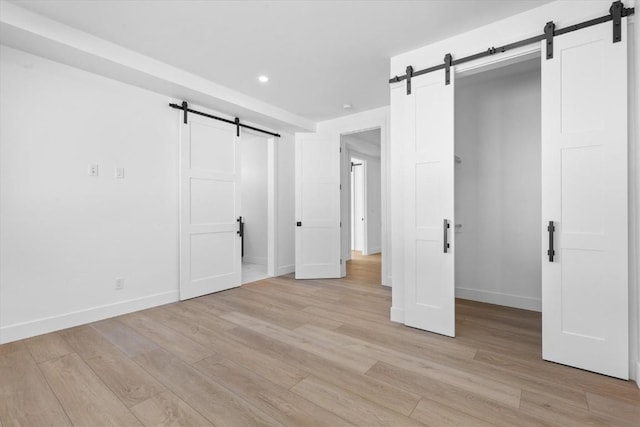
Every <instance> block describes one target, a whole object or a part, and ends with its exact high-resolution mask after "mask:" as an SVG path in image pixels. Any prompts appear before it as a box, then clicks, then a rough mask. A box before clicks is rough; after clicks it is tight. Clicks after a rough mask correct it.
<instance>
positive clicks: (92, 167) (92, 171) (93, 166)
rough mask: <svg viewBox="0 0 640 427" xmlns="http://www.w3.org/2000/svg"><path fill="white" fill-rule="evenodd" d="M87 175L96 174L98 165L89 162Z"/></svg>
mask: <svg viewBox="0 0 640 427" xmlns="http://www.w3.org/2000/svg"><path fill="white" fill-rule="evenodd" d="M89 176H98V165H97V164H90V165H89Z"/></svg>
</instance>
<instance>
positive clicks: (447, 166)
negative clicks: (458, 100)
mask: <svg viewBox="0 0 640 427" xmlns="http://www.w3.org/2000/svg"><path fill="white" fill-rule="evenodd" d="M453 74H454V73H453V72H452V73H451V84H449V85H445V75H444V70H442V71H437V72H433V73H430V74H427V75H424V76H420V77H419V78H417V79H415V80H414V81H413V82H412V85H413V91H412V94H411V95H408V96H406V97H405V99H404V100H403V102H405V103H406V104H405V106H404V108H405V111H407V114H406V116H405V117H406V118H407V119H406V122H405V123H404V132H406V138H405V141H406V142H405V144H406V146H405V170H406V177H405V178H406V180H405V191H406V197H405V198H404V199H405V210H404V224H405V236H406V246H405V257H406V265H405V267H406V268H405V274H406V278H405V280H406V288H405V324H407V325H409V326H413V327H416V328H420V329H424V330H428V331H431V332H436V333H439V334H443V335H449V336H454V335H455V281H454V272H455V271H454V250H455V249H454V241H453V240H454V233H453V229H452V228H449V229H446V227H445V220H447V221H448V224H449V225H450V227H452V225H451V224H455V218H454V181H453V179H454V152H453V150H454V139H453V137H454V134H453V130H454V127H453V124H454V104H453V102H454V96H453V95H454V76H453ZM445 233H446V236H447V239H448V242H449V247H448V248H447V250H446V252H445V249H444V245H445Z"/></svg>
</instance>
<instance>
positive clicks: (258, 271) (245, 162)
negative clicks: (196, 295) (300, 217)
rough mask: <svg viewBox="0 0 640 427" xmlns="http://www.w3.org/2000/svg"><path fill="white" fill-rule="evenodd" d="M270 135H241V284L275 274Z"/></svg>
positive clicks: (271, 141)
mask: <svg viewBox="0 0 640 427" xmlns="http://www.w3.org/2000/svg"><path fill="white" fill-rule="evenodd" d="M272 143H273V138H267V137H264V136H262V135H259V134H255V133H252V132H247V131H245V132H243V133H242V137H241V142H240V144H241V151H242V162H241V179H240V190H241V194H242V197H241V203H240V215H241V221H242V230H243V232H242V243H241V246H242V248H241V253H242V284H245V283H249V282H255V281H257V280H262V279H265V278H267V277H270V276H271V275H273V274H272V273H270V272H269V261H270V258H271V257H270V256H269V255H270V244H269V242H270V239H272V237H271V235H270V234H271V233H270V227H269V221H270V212H269V211H270V203H269V199H270V197H271V195H270V188H269V187H270V180H269V175H270V173H271V167H270V161H269V149H270V144H272Z"/></svg>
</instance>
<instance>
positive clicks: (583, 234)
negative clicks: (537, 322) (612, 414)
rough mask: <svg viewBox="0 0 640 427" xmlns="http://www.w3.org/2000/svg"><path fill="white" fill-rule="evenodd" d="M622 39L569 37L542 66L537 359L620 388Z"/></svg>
mask: <svg viewBox="0 0 640 427" xmlns="http://www.w3.org/2000/svg"><path fill="white" fill-rule="evenodd" d="M622 35H623V36H622V41H620V42H617V43H613V42H612V29H611V23H606V24H600V25H596V26H593V27H590V28H586V29H582V30H579V31H575V32H572V33H569V34H565V35H562V36H558V37H555V38H554V57H553V58H552V59H548V60H547V59H546V58H545V55H544V54H543V58H542V219H543V224H542V226H541V228H542V231H543V241H542V242H543V243H542V247H543V248H544V253H543V261H542V318H543V323H542V356H543V358H544V359H546V360H550V361H554V362H559V363H563V364H566V365H571V366H576V367H578V368H582V369H587V370H590V371H595V372H600V373H603V374H606V375H611V376H615V377H620V378H625V379H626V378H628V372H629V364H628V354H629V352H628V340H629V333H628V325H629V323H628V311H627V310H628V302H627V299H628V276H627V275H628V271H629V270H628V267H627V263H628V253H627V251H628V249H627V248H628V246H627V238H628V237H627V236H628V230H627V43H626V38H627V31H626V19H623V20H622ZM543 53H544V50H543ZM550 222H552V223H550ZM550 226H551V229H550V230H548V228H549V227H550ZM547 251H553V252H547Z"/></svg>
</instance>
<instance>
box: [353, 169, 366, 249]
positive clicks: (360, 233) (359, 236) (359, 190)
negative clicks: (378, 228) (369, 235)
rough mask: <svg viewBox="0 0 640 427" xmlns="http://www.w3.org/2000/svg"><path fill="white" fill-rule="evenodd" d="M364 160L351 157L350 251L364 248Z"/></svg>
mask: <svg viewBox="0 0 640 427" xmlns="http://www.w3.org/2000/svg"><path fill="white" fill-rule="evenodd" d="M364 165H365V161H364V160H362V159H358V158H357V157H351V252H352V256H353V252H359V253H360V254H361V255H362V252H363V249H364V194H365V183H364V168H365V166H364Z"/></svg>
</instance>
